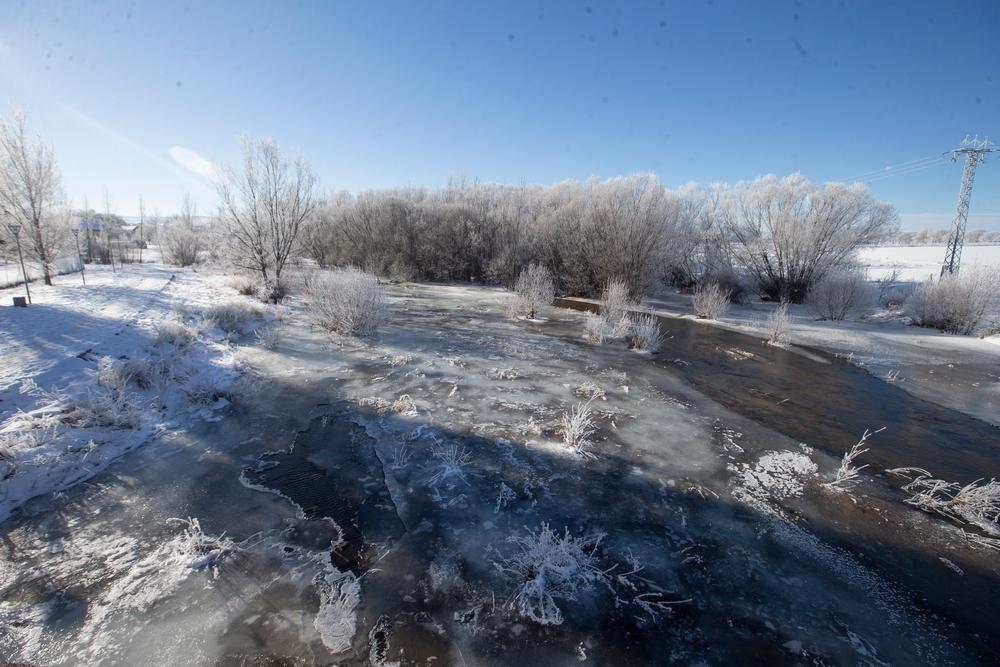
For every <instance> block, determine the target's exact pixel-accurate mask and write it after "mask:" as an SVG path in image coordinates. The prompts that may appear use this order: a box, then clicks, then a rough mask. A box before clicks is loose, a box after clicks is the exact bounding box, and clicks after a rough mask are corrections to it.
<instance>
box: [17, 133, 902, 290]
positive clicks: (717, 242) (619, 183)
mask: <svg viewBox="0 0 1000 667" xmlns="http://www.w3.org/2000/svg"><path fill="white" fill-rule="evenodd" d="M217 187H218V195H219V202H220V206H219V209H218V212H217V215H216V216H215V224H213V225H211V226H210V227H209V228H207V229H206V228H204V227H199V226H198V225H196V224H195V219H196V211H195V209H194V206H193V204H192V203H191V201H190V199H189V198H186V199H185V204H184V206H183V208H182V210H181V213H180V214H179V215H177V216H174V217H172V218H170V219H168V221H167V222H166V223H164V224H163V225H162V228H161V229H160V231H159V233H158V239H157V240H158V243H159V244H160V246H161V248H162V250H163V256H164V259H165V260H166V261H171V262H174V263H177V264H181V265H187V264H191V263H193V262H195V261H197V260H198V258H199V253H202V251H203V250H204V249H205V248H206V247H207V248H208V252H209V253H210V254H211V255H212V258H213V259H217V260H225V261H227V262H228V263H229V264H230V265H231V266H233V267H235V268H238V269H240V270H242V271H244V272H247V273H249V274H251V275H254V276H256V277H257V281H258V282H259V286H260V289H261V293H262V294H264V295H265V296H266V297H267V298H270V299H272V300H277V299H279V298H281V295H282V293H283V292H284V286H283V285H284V278H285V267H286V265H287V264H288V262H289V260H290V259H292V258H295V257H303V258H307V259H308V260H310V261H313V262H315V263H316V264H317V265H318V266H320V267H324V268H325V267H334V266H355V267H360V268H363V269H366V270H369V271H371V272H373V273H376V274H378V275H380V276H383V277H388V278H395V279H419V280H431V281H477V282H482V283H488V284H496V285H504V286H508V287H511V286H513V285H514V283H515V282H516V280H517V278H518V276H519V275H520V273H521V271H522V269H524V268H525V267H527V266H529V265H531V264H536V265H539V266H544V267H546V268H547V270H548V271H549V272H550V274H551V275H552V277H553V281H554V284H555V288H556V290H558V291H559V292H560V293H564V294H573V295H586V296H594V295H597V294H599V293H600V291H601V290H602V289H603V288H604V286H605V285H607V284H608V283H609V282H611V281H612V280H619V281H622V282H623V283H624V284H625V286H626V287H627V289H628V292H629V294H630V296H631V297H632V298H635V297H637V296H640V295H641V294H643V293H645V292H647V291H648V290H650V289H651V288H653V287H655V286H656V285H658V284H662V283H664V282H667V283H670V284H673V285H678V286H681V287H692V286H694V285H695V284H697V283H716V284H719V285H721V286H723V287H725V288H726V289H727V290H728V291H729V292H730V293H731V294H733V295H734V296H735V297H739V295H740V294H746V293H747V292H748V291H756V292H757V293H759V294H760V295H761V296H763V297H765V298H770V299H775V300H782V301H795V302H798V301H801V300H803V299H804V298H805V295H806V294H807V292H808V290H809V288H810V286H811V285H813V284H815V283H816V282H818V281H820V280H821V279H822V278H823V277H824V276H826V275H827V274H829V273H830V272H831V271H834V270H838V269H841V268H844V267H845V266H847V265H850V264H851V262H853V257H854V251H855V250H856V249H857V248H858V247H859V246H861V245H864V244H869V243H875V242H877V241H879V240H881V239H883V238H885V237H886V236H887V235H888V234H891V233H894V232H895V231H896V229H897V225H898V222H897V220H898V217H897V215H896V213H895V210H894V209H893V208H892V207H891V206H889V205H887V204H884V203H881V202H878V201H877V200H875V199H874V198H873V197H872V195H871V194H870V193H869V192H868V190H867V189H866V188H865V186H863V185H861V184H852V185H848V184H843V183H827V184H823V185H817V184H813V183H810V182H809V181H808V180H807V179H806V178H804V177H803V176H802V175H800V174H792V175H790V176H787V177H784V178H778V177H776V176H773V175H770V176H764V177H761V178H757V179H754V180H751V181H746V182H740V183H737V184H735V185H732V186H729V185H712V186H707V187H706V186H698V185H693V184H691V185H686V186H684V187H682V188H679V189H676V190H671V189H668V188H667V187H665V186H664V185H663V184H662V183H661V182H660V181H659V179H657V177H656V176H655V175H653V174H633V175H629V176H621V177H616V178H610V179H606V180H601V179H597V178H592V179H588V180H585V181H564V182H561V183H557V184H555V185H552V186H539V185H504V184H496V183H482V182H478V181H469V180H466V179H453V180H452V181H450V182H449V183H448V185H447V186H445V187H442V188H436V189H427V188H415V187H408V188H391V189H379V190H369V191H364V192H360V193H358V194H356V195H353V194H351V193H348V192H338V193H335V194H333V195H332V196H329V197H322V196H321V195H320V194H319V190H318V181H317V178H316V176H315V175H314V174H313V172H312V170H311V168H310V167H309V165H308V163H306V162H305V161H304V160H303V159H301V158H299V159H288V158H286V157H285V156H284V154H283V153H282V152H281V150H280V148H279V147H278V146H277V145H276V144H275V143H274V142H273V141H271V140H267V139H264V140H255V139H246V140H245V141H244V144H243V150H242V159H241V161H240V162H239V163H238V164H237V165H234V166H232V167H220V168H219V172H218V179H217ZM109 215H110V214H109ZM0 216H2V217H3V218H4V220H5V221H7V222H16V223H18V224H21V225H22V227H23V228H24V229H25V230H26V232H27V234H26V236H27V238H28V251H29V253H30V255H31V256H32V258H33V259H35V260H36V261H37V262H38V263H40V264H41V265H42V266H43V267H47V266H48V265H49V264H50V263H51V261H52V258H53V257H54V256H55V253H57V252H58V249H59V245H60V244H61V243H62V244H65V242H66V240H65V236H66V232H67V228H68V225H67V222H66V220H67V215H66V210H65V207H64V206H63V204H62V199H61V191H60V186H59V177H58V170H57V168H56V165H55V158H54V155H53V152H52V149H51V148H50V147H49V146H48V145H47V144H45V143H44V142H43V141H42V140H41V139H33V138H31V137H30V136H29V135H28V133H27V129H26V125H25V121H24V118H23V116H20V115H15V117H14V120H13V122H4V123H0ZM5 230H6V225H4V233H6V231H5ZM151 231H152V230H151ZM7 240H8V241H9V240H10V239H9V235H8V238H7ZM45 276H46V282H49V281H50V279H49V274H48V273H47V272H46V274H45Z"/></svg>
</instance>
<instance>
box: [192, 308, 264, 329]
mask: <svg viewBox="0 0 1000 667" xmlns="http://www.w3.org/2000/svg"><path fill="white" fill-rule="evenodd" d="M262 307H263V306H260V305H257V304H254V303H252V302H249V301H228V302H226V303H219V304H215V305H214V306H210V307H209V308H207V309H206V310H205V312H204V314H203V317H204V318H205V321H206V322H208V323H209V324H212V325H214V326H217V327H219V328H220V329H222V330H223V331H225V332H226V333H235V334H240V333H243V331H244V330H245V329H246V328H247V325H248V324H250V322H251V321H252V320H255V319H257V318H258V317H260V316H261V314H262V313H261V308H262Z"/></svg>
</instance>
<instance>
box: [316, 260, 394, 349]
mask: <svg viewBox="0 0 1000 667" xmlns="http://www.w3.org/2000/svg"><path fill="white" fill-rule="evenodd" d="M307 308H308V310H309V313H310V315H311V316H312V318H313V321H315V322H316V324H318V325H319V326H320V327H322V328H323V329H325V330H327V331H329V332H331V333H338V334H341V335H346V336H373V335H375V334H376V333H378V328H379V326H380V325H381V324H382V323H383V322H384V321H385V320H386V318H387V317H388V309H387V307H386V298H385V291H384V290H383V289H382V287H381V286H380V285H379V284H378V278H376V277H375V276H374V275H372V274H370V273H366V272H364V271H361V270H359V269H355V268H349V269H336V270H334V271H331V272H329V273H323V274H321V275H319V276H317V277H316V278H315V279H314V280H313V281H312V285H311V286H310V291H309V300H308V304H307Z"/></svg>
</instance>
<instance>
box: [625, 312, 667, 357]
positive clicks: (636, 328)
mask: <svg viewBox="0 0 1000 667" xmlns="http://www.w3.org/2000/svg"><path fill="white" fill-rule="evenodd" d="M663 339H664V336H663V332H662V331H660V323H659V321H658V320H657V318H656V316H654V315H639V316H638V317H635V318H633V319H632V326H631V331H630V333H629V346H630V347H631V348H632V349H633V350H641V351H643V352H659V350H660V347H661V346H662V345H663Z"/></svg>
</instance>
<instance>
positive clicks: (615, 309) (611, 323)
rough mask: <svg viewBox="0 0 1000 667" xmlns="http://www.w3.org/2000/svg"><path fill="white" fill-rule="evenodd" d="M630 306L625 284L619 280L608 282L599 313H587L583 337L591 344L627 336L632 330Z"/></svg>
mask: <svg viewBox="0 0 1000 667" xmlns="http://www.w3.org/2000/svg"><path fill="white" fill-rule="evenodd" d="M630 305H631V302H630V301H629V297H628V288H627V287H626V286H625V283H624V282H622V281H620V280H611V281H608V284H607V285H605V287H604V292H603V293H602V295H601V308H600V313H599V314H598V315H595V314H594V313H587V316H586V320H585V321H584V336H585V337H586V338H587V340H589V341H590V342H592V343H603V342H605V341H608V340H612V339H615V338H622V337H625V336H628V334H629V331H630V330H631V328H632V321H631V320H629V317H628V310H629V306H630Z"/></svg>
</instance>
